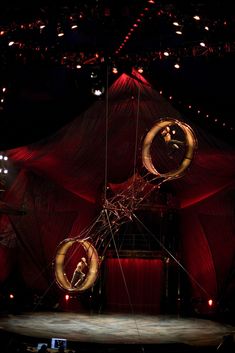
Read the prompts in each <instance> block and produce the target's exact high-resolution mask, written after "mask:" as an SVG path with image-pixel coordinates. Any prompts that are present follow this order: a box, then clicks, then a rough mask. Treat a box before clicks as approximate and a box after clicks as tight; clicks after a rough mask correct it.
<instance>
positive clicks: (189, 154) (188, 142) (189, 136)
mask: <svg viewBox="0 0 235 353" xmlns="http://www.w3.org/2000/svg"><path fill="white" fill-rule="evenodd" d="M171 125H178V126H179V127H180V128H181V130H182V131H183V132H184V135H185V147H186V151H185V156H184V159H183V161H182V163H181V164H180V165H179V167H178V168H177V169H175V170H173V171H170V172H167V173H163V174H161V173H159V172H158V171H157V169H156V168H155V167H154V165H153V162H152V157H151V154H150V148H151V145H152V142H153V139H154V138H155V136H156V135H157V134H158V132H159V131H160V130H162V129H163V128H165V127H167V126H171ZM196 148H197V138H196V136H195V133H194V131H193V129H192V128H191V127H190V126H189V125H187V124H186V123H184V122H183V121H179V120H176V119H173V118H167V119H166V120H159V121H157V122H156V123H155V125H154V126H153V127H152V128H151V130H149V132H148V133H147V135H146V137H145V139H144V142H143V146H142V163H143V165H144V167H145V168H146V169H147V170H148V171H149V172H150V173H151V174H154V175H157V176H158V177H160V178H166V179H169V178H170V179H171V178H174V179H176V178H180V177H182V176H183V174H184V172H185V171H186V169H187V168H188V167H189V165H190V164H191V161H192V159H193V156H194V151H195V149H196Z"/></svg>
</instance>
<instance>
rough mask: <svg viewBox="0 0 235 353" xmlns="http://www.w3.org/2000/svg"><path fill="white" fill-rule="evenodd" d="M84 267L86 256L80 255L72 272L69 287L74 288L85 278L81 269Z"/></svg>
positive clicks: (85, 265)
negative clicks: (79, 259)
mask: <svg viewBox="0 0 235 353" xmlns="http://www.w3.org/2000/svg"><path fill="white" fill-rule="evenodd" d="M86 267H87V262H86V258H85V257H82V258H81V261H79V263H78V264H77V267H76V268H75V271H74V273H73V277H72V279H71V287H73V288H76V287H77V286H78V285H79V284H80V283H81V282H82V281H83V280H84V279H85V273H84V272H83V271H84V269H85V268H86Z"/></svg>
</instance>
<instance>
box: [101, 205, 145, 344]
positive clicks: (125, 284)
mask: <svg viewBox="0 0 235 353" xmlns="http://www.w3.org/2000/svg"><path fill="white" fill-rule="evenodd" d="M105 214H106V218H107V222H108V225H109V228H110V233H111V235H112V240H113V244H114V249H115V252H116V255H117V258H118V264H119V268H120V271H121V274H122V279H123V282H124V286H125V290H126V294H127V297H128V303H129V305H130V308H131V312H132V314H134V313H135V312H134V308H133V305H132V302H131V296H130V292H129V290H128V286H127V282H126V278H125V274H124V272H123V268H122V264H121V261H120V256H119V253H118V249H117V244H116V242H115V237H114V234H113V231H112V227H111V223H110V219H109V215H108V212H107V210H105ZM134 321H135V326H136V331H137V335H138V339H139V341H140V342H141V340H140V337H141V336H140V331H139V327H138V325H137V322H136V320H135V319H134ZM142 351H144V349H143V347H142Z"/></svg>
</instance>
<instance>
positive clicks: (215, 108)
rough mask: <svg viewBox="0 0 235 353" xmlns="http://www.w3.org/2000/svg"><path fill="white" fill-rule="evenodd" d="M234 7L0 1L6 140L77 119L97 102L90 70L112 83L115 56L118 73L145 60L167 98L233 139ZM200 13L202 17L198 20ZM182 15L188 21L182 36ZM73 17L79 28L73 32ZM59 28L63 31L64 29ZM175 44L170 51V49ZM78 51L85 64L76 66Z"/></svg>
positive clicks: (34, 136)
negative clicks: (176, 65)
mask: <svg viewBox="0 0 235 353" xmlns="http://www.w3.org/2000/svg"><path fill="white" fill-rule="evenodd" d="M232 5H233V2H232V1H224V0H223V1H222V0H221V1H212V0H210V1H206V0H205V1H203V0H202V1H186V0H185V1H182V0H181V1H180V0H178V1H147V0H136V1H128V0H126V1H123V0H119V1H108V0H107V1H99V0H90V1H79V2H78V1H75V0H70V1H63V0H61V1H43V0H37V1H34V2H32V3H31V4H29V3H28V1H26V0H22V1H21V2H20V3H19V2H18V1H16V0H9V1H7V2H1V4H0V31H1V36H0V49H1V56H0V89H1V87H2V88H3V87H6V88H7V90H6V92H2V95H1V99H4V101H3V102H2V105H0V109H1V110H0V116H1V122H2V131H4V133H3V134H2V138H1V141H0V148H1V149H8V148H13V147H15V146H19V145H24V144H28V143H31V142H34V141H38V140H40V139H42V138H45V137H47V136H49V135H50V134H52V133H54V132H55V131H56V130H57V129H59V128H60V127H61V126H63V125H64V124H66V123H67V122H68V121H70V120H71V119H73V118H74V117H75V116H76V115H77V114H79V113H80V112H81V111H82V110H83V109H85V108H86V107H88V106H89V105H90V104H91V103H92V101H93V100H94V97H92V95H91V93H90V91H91V86H92V84H93V82H92V80H91V79H90V73H91V71H92V70H94V69H95V70H97V72H98V78H99V80H100V82H102V80H103V82H104V84H105V82H106V78H105V75H106V74H107V72H108V73H109V74H110V82H112V80H113V79H114V78H115V77H114V76H112V74H111V68H112V65H114V64H116V65H118V68H119V73H120V72H123V71H126V72H129V71H130V67H132V66H136V67H138V66H140V65H141V66H143V67H144V75H145V76H146V77H147V79H149V81H150V82H151V83H152V84H153V85H154V87H156V88H157V89H159V90H162V92H163V95H165V97H166V98H169V97H173V98H172V100H171V102H172V104H174V105H175V106H176V107H177V108H178V109H179V110H180V111H181V112H182V113H183V114H186V115H187V116H188V117H189V118H190V117H191V118H192V119H197V122H198V124H199V125H201V126H202V127H203V128H205V129H210V130H212V131H213V132H214V133H215V134H217V135H219V136H221V137H222V138H224V139H226V140H228V141H230V142H231V143H232V142H233V135H234V130H233V127H234V118H233V114H234V110H235V109H234V108H235V91H234V89H233V84H234V78H235V68H234V59H235V55H234V52H235V50H234V49H235V44H234V43H235V12H234V11H233V6H232ZM195 14H197V15H200V17H201V20H200V21H195V20H194V19H193V16H194V15H195ZM174 21H178V22H179V23H180V26H181V27H180V29H182V32H183V33H182V35H180V36H179V35H177V34H175V28H174V26H173V25H172V23H173V22H174ZM74 24H76V25H77V26H78V27H77V28H76V29H75V30H71V26H72V25H74ZM40 25H45V28H43V29H40ZM135 25H136V27H135ZM205 26H208V27H209V31H205ZM60 31H62V32H63V33H64V36H63V37H58V33H59V32H60ZM128 33H131V34H130V35H128ZM126 36H127V37H128V38H127V39H126ZM10 41H14V45H12V46H9V42H10ZM200 42H205V43H206V47H205V48H201V47H200V44H199V43H200ZM166 50H167V51H169V52H170V56H169V57H165V56H164V55H163V52H164V51H166ZM64 57H66V58H67V59H68V58H69V59H70V62H68V61H66V60H67V59H66V60H62V58H64ZM74 58H76V60H78V59H79V63H81V64H83V65H82V69H80V70H77V69H76V66H74V62H73V63H72V64H71V60H75V59H74ZM175 62H178V63H180V65H181V68H180V69H179V70H176V69H175V68H174V63H175ZM111 76H112V77H111ZM101 99H102V98H101ZM189 106H190V107H191V110H190V111H189V109H188V107H189ZM207 114H209V118H205V117H206V116H207Z"/></svg>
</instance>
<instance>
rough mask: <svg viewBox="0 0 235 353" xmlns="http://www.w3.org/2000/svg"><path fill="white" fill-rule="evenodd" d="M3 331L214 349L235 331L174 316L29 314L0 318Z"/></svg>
mask: <svg viewBox="0 0 235 353" xmlns="http://www.w3.org/2000/svg"><path fill="white" fill-rule="evenodd" d="M0 329H1V330H3V331H7V332H11V333H15V334H19V335H24V336H28V337H36V338H38V340H39V341H40V340H42V341H43V338H46V339H50V338H52V337H61V338H67V339H68V340H69V341H76V342H84V343H102V344H154V345H155V344H187V345H190V346H217V345H218V344H219V343H220V342H221V339H222V337H223V336H224V335H227V334H232V335H235V327H234V326H231V325H228V324H221V323H218V322H214V321H211V320H206V319H197V318H180V317H173V316H165V315H164V316H149V315H125V314H79V313H71V312H69V313H68V312H32V313H23V314H20V315H11V314H8V315H5V316H2V317H1V318H0Z"/></svg>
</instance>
